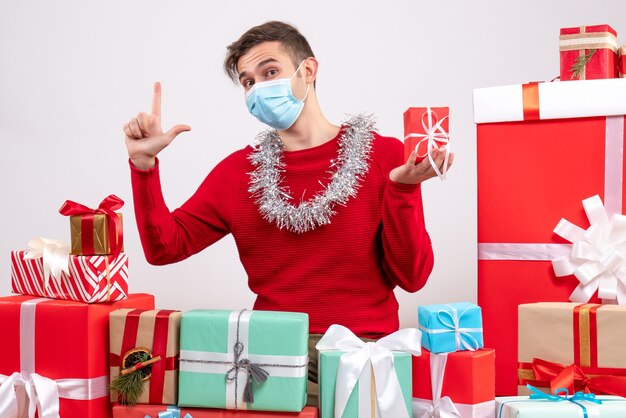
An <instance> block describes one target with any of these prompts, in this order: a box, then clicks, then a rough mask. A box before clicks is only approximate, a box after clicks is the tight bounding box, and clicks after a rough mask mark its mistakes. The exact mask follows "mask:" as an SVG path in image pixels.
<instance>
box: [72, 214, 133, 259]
mask: <svg viewBox="0 0 626 418" xmlns="http://www.w3.org/2000/svg"><path fill="white" fill-rule="evenodd" d="M91 216H93V229H92V230H91V231H83V228H82V219H83V216H82V215H74V216H70V234H71V240H72V241H71V247H72V248H71V252H70V253H71V254H72V255H106V254H111V242H110V237H109V221H108V219H107V217H106V215H104V214H96V215H91ZM117 216H118V217H119V218H120V225H121V224H122V214H121V213H118V214H117ZM83 234H93V248H94V250H93V252H90V253H89V254H86V253H83V245H82V238H83ZM121 241H122V242H121V243H120V244H121V247H122V248H121V251H124V239H123V235H122V238H121Z"/></svg>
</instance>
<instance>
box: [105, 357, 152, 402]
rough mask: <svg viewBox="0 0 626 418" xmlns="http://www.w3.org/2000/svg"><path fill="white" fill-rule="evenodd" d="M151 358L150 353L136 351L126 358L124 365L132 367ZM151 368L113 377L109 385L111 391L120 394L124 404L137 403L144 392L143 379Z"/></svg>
mask: <svg viewBox="0 0 626 418" xmlns="http://www.w3.org/2000/svg"><path fill="white" fill-rule="evenodd" d="M150 358H151V356H150V354H149V353H147V352H145V351H136V352H134V353H132V354H130V355H129V356H128V357H127V358H126V360H125V361H124V364H123V367H124V368H130V367H132V366H133V365H135V364H138V363H143V362H145V361H148V360H150ZM151 369H152V367H151V366H147V367H145V368H142V369H139V370H136V371H132V372H130V373H126V374H124V373H120V375H119V376H118V377H116V378H115V379H113V381H112V382H111V384H110V385H109V389H110V390H111V392H115V393H117V394H118V395H119V400H120V403H121V404H122V405H130V406H133V405H135V404H136V403H137V400H138V399H139V397H140V396H141V394H142V393H143V389H144V382H143V379H144V377H146V376H147V375H148V374H150V371H151Z"/></svg>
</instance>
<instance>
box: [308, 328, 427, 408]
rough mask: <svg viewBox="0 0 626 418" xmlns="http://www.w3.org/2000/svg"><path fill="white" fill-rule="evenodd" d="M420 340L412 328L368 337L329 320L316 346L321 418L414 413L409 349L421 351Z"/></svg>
mask: <svg viewBox="0 0 626 418" xmlns="http://www.w3.org/2000/svg"><path fill="white" fill-rule="evenodd" d="M420 342H421V333H420V331H419V330H417V329H412V328H407V329H403V330H400V331H397V332H395V333H393V334H391V335H388V336H387V337H383V338H381V339H380V340H378V342H376V343H364V342H363V341H361V340H360V339H359V338H358V337H356V336H355V335H354V334H353V333H352V332H351V331H350V330H348V329H347V328H345V327H343V326H341V325H331V326H330V327H329V328H328V331H327V332H326V334H324V336H323V337H322V339H321V340H320V342H319V343H318V344H317V346H316V348H317V349H318V350H319V383H320V414H321V418H333V417H336V418H357V417H359V418H370V417H374V416H375V417H381V418H410V416H411V392H412V379H411V371H412V361H411V355H412V354H413V355H417V356H419V355H420V354H421V346H420ZM398 350H401V351H398ZM381 399H385V400H386V402H385V403H384V404H383V403H381V402H380V400H381Z"/></svg>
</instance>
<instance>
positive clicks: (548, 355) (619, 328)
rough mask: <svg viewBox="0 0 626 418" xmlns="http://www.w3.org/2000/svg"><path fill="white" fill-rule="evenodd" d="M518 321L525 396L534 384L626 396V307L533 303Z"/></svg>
mask: <svg viewBox="0 0 626 418" xmlns="http://www.w3.org/2000/svg"><path fill="white" fill-rule="evenodd" d="M518 316H519V328H518V329H519V339H518V341H519V348H518V356H519V357H518V358H519V364H518V367H519V368H518V378H519V380H518V384H519V388H518V393H519V394H520V395H526V394H528V391H527V387H526V385H527V384H531V385H533V386H534V387H538V388H540V389H541V390H545V391H548V392H549V393H554V391H555V390H557V389H560V388H566V389H568V390H569V392H570V393H574V391H581V390H584V391H592V392H593V393H596V394H598V395H602V394H607V395H619V396H626V345H624V341H626V327H624V325H623V324H624V322H625V321H626V306H617V305H600V304H591V303H589V304H576V303H563V302H562V303H559V302H543V303H529V304H523V305H520V306H519V315H518Z"/></svg>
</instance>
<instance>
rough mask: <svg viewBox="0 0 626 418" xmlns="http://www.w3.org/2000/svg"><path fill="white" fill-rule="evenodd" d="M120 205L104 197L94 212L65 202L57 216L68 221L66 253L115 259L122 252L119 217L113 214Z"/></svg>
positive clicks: (118, 202) (121, 203) (79, 205)
mask: <svg viewBox="0 0 626 418" xmlns="http://www.w3.org/2000/svg"><path fill="white" fill-rule="evenodd" d="M123 205H124V201H123V200H122V199H120V198H119V197H117V196H115V195H109V196H108V197H106V198H105V199H104V200H103V201H102V202H101V203H100V205H99V206H98V207H97V208H96V209H91V208H88V207H87V206H85V205H81V204H80V203H76V202H73V201H71V200H67V201H66V202H65V203H64V204H63V206H61V209H59V213H61V215H65V216H69V217H70V232H71V238H72V241H71V250H70V253H71V254H73V255H105V254H112V255H113V256H116V255H117V254H119V253H120V252H121V251H124V240H123V230H122V215H121V214H119V213H115V210H117V209H120V208H121V207H122V206H123Z"/></svg>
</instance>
